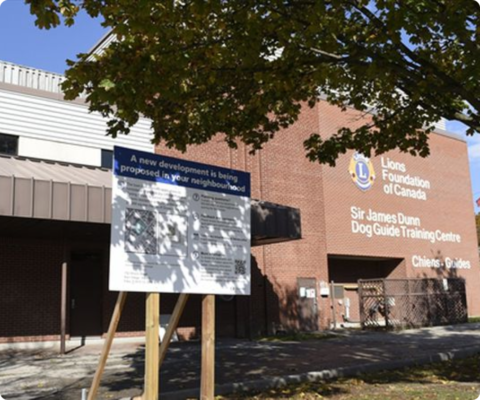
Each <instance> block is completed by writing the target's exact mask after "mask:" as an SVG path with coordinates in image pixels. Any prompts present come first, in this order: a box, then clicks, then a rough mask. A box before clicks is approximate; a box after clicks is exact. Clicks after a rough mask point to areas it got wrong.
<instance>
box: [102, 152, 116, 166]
mask: <svg viewBox="0 0 480 400" xmlns="http://www.w3.org/2000/svg"><path fill="white" fill-rule="evenodd" d="M101 162H102V168H108V169H112V166H113V165H112V164H113V151H111V150H103V149H102V161H101Z"/></svg>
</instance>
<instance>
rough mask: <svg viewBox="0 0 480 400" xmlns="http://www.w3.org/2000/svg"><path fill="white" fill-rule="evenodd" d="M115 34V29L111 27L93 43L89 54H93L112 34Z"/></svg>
mask: <svg viewBox="0 0 480 400" xmlns="http://www.w3.org/2000/svg"><path fill="white" fill-rule="evenodd" d="M112 35H113V29H110V30H109V31H108V32H107V33H105V34H104V35H103V36H102V37H101V38H100V39H99V40H98V41H97V43H95V44H94V45H93V47H92V48H91V49H90V50H88V54H93V53H95V51H96V50H97V49H98V48H99V47H100V46H101V45H102V44H103V43H104V42H106V41H107V39H108V38H110V36H112Z"/></svg>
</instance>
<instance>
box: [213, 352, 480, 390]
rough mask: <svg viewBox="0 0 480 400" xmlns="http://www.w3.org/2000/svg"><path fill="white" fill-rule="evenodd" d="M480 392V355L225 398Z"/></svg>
mask: <svg viewBox="0 0 480 400" xmlns="http://www.w3.org/2000/svg"><path fill="white" fill-rule="evenodd" d="M479 394H480V356H479V355H477V356H475V357H470V358H467V359H464V360H459V361H446V362H443V363H438V364H430V365H425V366H422V367H415V368H409V369H405V370H395V371H384V372H379V373H375V374H369V375H363V376H360V377H357V378H351V379H340V380H337V381H333V382H318V383H305V384H300V385H295V386H289V387H286V388H283V389H277V390H269V391H265V392H262V393H251V394H248V395H243V396H240V395H231V396H226V397H218V398H217V399H222V400H227V399H228V400H237V399H238V400H240V399H242V400H254V399H262V400H266V399H295V400H300V399H302V400H312V399H329V400H340V399H342V400H343V399H345V400H347V399H348V400H354V399H355V400H360V399H369V400H423V399H428V400H429V399H437V400H447V399H448V400H475V399H477V397H478V396H479Z"/></svg>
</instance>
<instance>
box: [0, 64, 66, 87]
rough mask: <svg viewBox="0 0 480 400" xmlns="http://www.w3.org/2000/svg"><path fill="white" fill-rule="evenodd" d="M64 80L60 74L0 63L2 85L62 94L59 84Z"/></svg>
mask: <svg viewBox="0 0 480 400" xmlns="http://www.w3.org/2000/svg"><path fill="white" fill-rule="evenodd" d="M64 80H65V77H64V76H63V75H61V74H55V73H53V72H47V71H43V70H41V69H36V68H29V67H24V66H21V65H16V64H12V63H9V62H6V61H0V82H3V83H9V84H11V85H18V86H23V87H27V88H31V89H38V90H45V91H47V92H52V93H62V90H61V89H60V84H61V83H62V82H63V81H64Z"/></svg>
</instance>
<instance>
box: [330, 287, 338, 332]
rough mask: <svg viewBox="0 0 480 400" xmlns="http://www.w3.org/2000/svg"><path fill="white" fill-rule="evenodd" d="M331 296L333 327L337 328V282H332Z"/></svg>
mask: <svg viewBox="0 0 480 400" xmlns="http://www.w3.org/2000/svg"><path fill="white" fill-rule="evenodd" d="M330 292H331V293H330V298H331V299H332V316H333V329H334V330H335V329H337V308H336V304H335V282H333V281H332V282H331V283H330Z"/></svg>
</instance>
